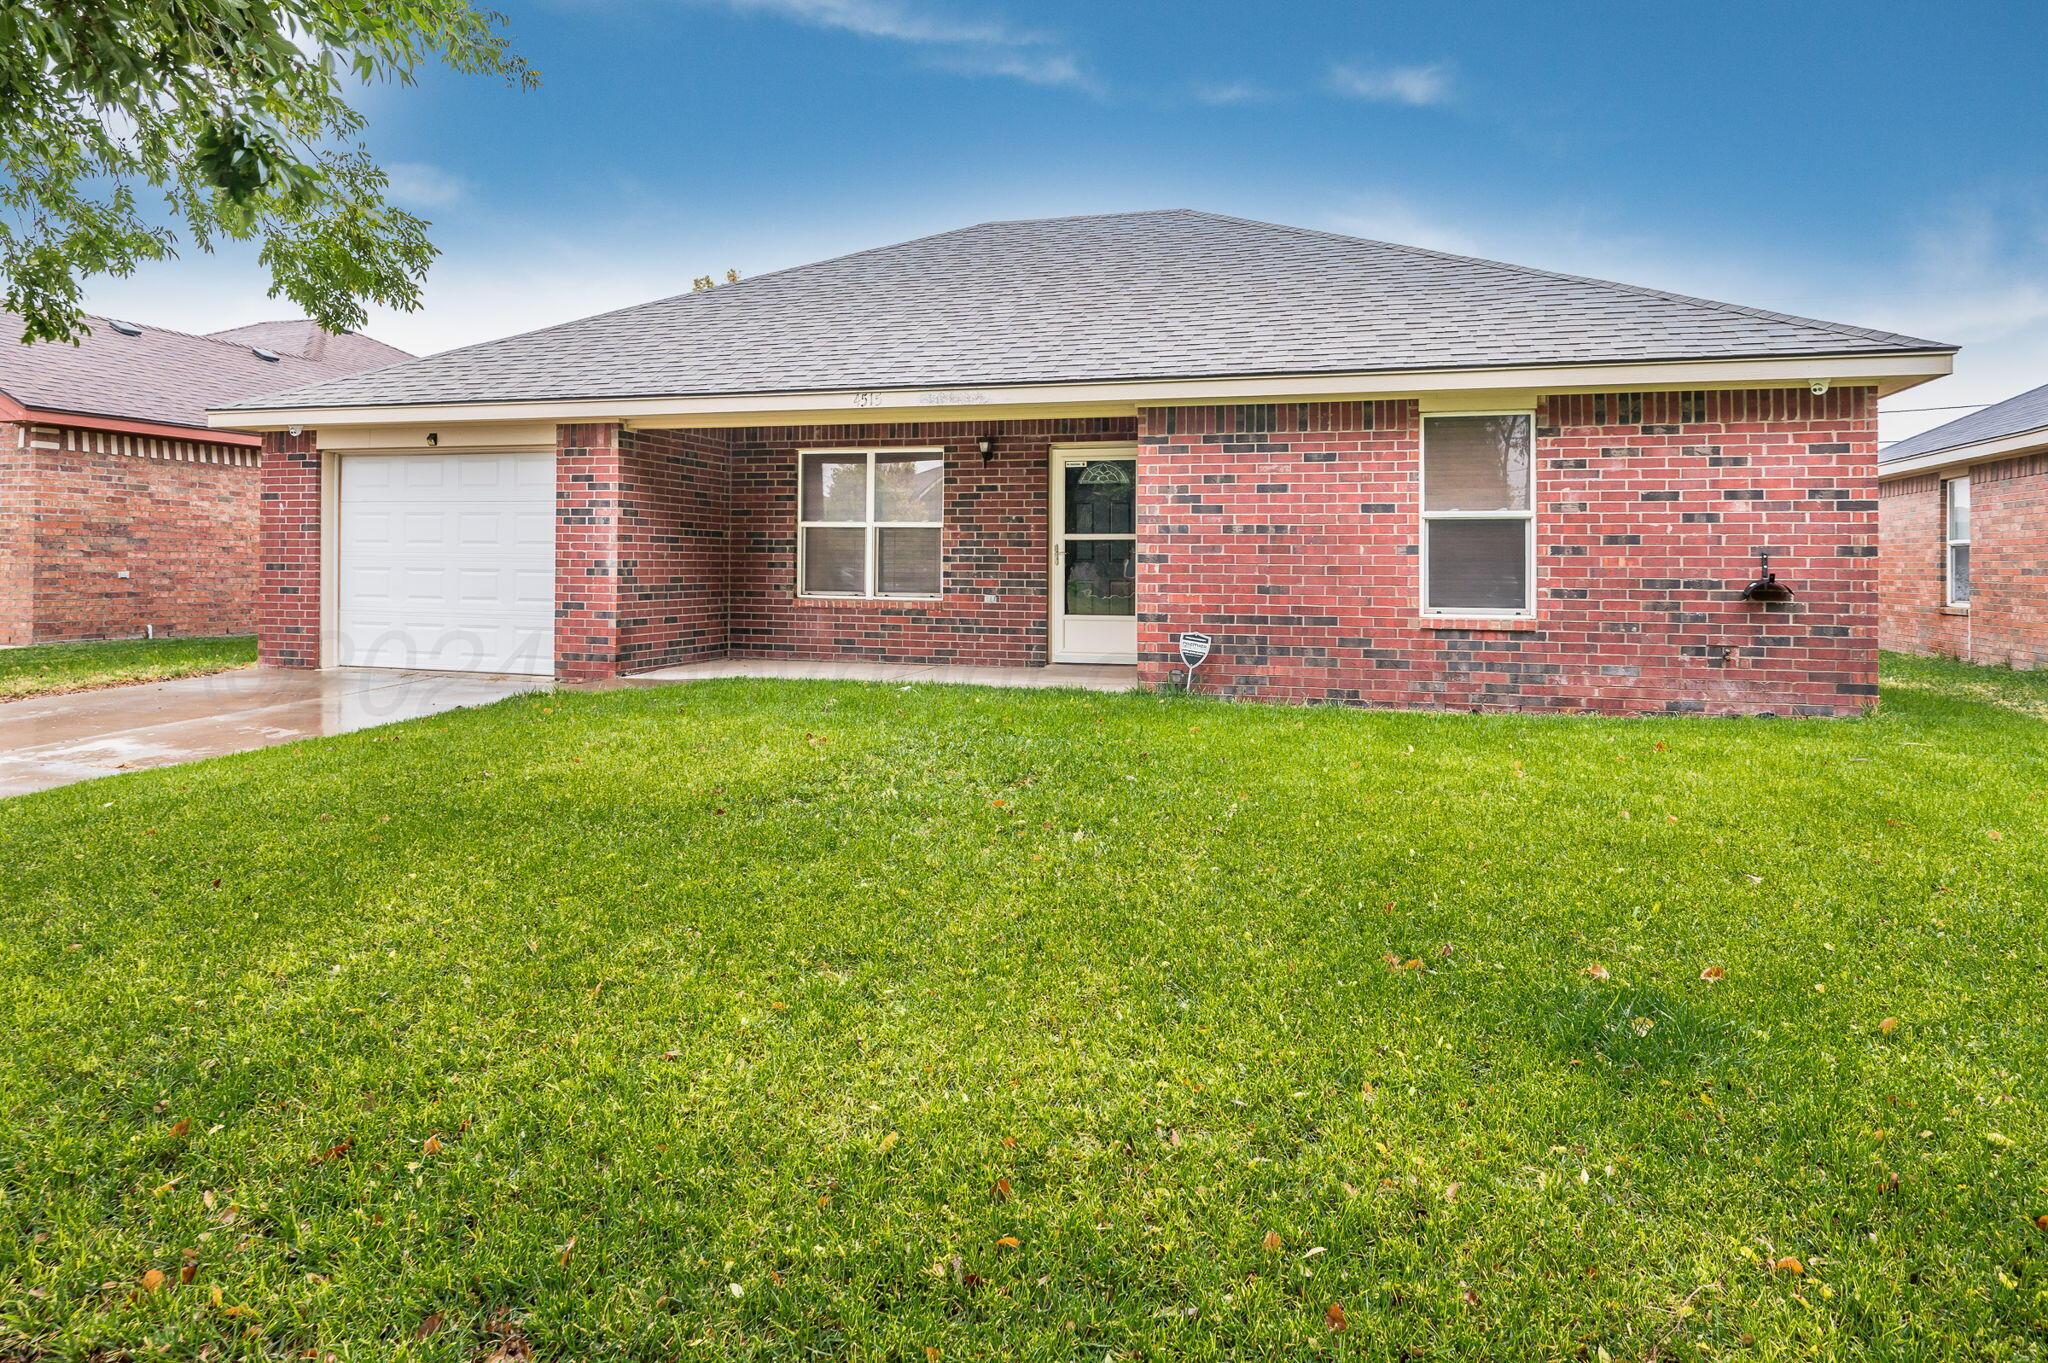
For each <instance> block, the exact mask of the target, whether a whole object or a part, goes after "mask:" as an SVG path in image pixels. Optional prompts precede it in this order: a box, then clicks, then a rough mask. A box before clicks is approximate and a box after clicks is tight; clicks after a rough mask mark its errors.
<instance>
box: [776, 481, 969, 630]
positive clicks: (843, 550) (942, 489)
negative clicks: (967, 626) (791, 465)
mask: <svg viewBox="0 0 2048 1363" xmlns="http://www.w3.org/2000/svg"><path fill="white" fill-rule="evenodd" d="M797 458H798V462H799V465H800V468H801V474H800V478H799V483H800V486H799V488H798V491H797V498H798V507H797V583H798V589H799V590H800V591H801V593H802V594H803V595H805V596H880V597H890V596H895V597H934V596H938V595H939V594H940V584H941V578H942V570H941V566H940V559H939V555H940V547H939V538H940V537H939V530H940V523H941V521H942V519H943V515H944V511H945V506H946V456H945V452H944V451H943V450H805V451H804V452H803V453H802V454H800V455H798V457H797Z"/></svg>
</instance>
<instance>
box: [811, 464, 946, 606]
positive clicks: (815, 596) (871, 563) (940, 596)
mask: <svg viewBox="0 0 2048 1363" xmlns="http://www.w3.org/2000/svg"><path fill="white" fill-rule="evenodd" d="M903 454H915V455H929V456H931V457H934V458H936V459H937V460H938V461H939V463H940V464H941V465H944V464H945V462H946V449H945V447H944V446H943V445H934V446H924V445H877V446H875V447H874V448H872V449H840V448H836V447H832V446H827V447H825V448H823V449H800V450H798V451H797V452H796V594H797V595H798V596H799V597H802V598H806V599H809V600H814V601H942V600H944V599H945V594H946V509H945V492H944V485H943V479H941V489H940V494H939V498H940V504H939V518H938V519H937V520H936V521H878V520H876V519H875V457H876V456H877V455H903ZM812 455H824V456H827V457H829V458H835V459H851V458H853V457H854V456H856V455H865V456H867V461H868V475H867V477H868V483H867V489H868V504H867V507H866V508H865V516H866V519H864V520H858V521H807V520H805V519H804V461H805V460H806V459H809V458H810V457H811V456H812ZM807 530H865V531H866V532H867V549H866V554H865V567H866V576H865V578H864V580H863V587H864V589H863V590H861V591H857V592H812V591H806V590H804V582H805V577H804V554H805V546H806V545H807V544H808V543H809V541H810V536H809V535H807V534H805V533H804V532H805V531H807ZM882 530H936V531H938V532H939V590H938V591H937V592H932V593H926V592H882V591H877V590H876V589H875V585H876V584H875V572H876V565H877V556H876V549H877V547H878V542H879V539H880V536H879V535H878V534H877V532H878V531H882Z"/></svg>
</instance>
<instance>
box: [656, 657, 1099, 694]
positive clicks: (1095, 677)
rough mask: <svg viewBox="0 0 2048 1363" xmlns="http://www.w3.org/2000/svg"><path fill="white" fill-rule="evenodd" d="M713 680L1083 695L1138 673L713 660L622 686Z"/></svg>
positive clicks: (1093, 667)
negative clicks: (1049, 689)
mask: <svg viewBox="0 0 2048 1363" xmlns="http://www.w3.org/2000/svg"><path fill="white" fill-rule="evenodd" d="M714 677H769V678H781V679H785V680H790V681H873V682H939V683H944V684H950V685H956V686H1023V687H1042V686H1072V687H1078V688H1080V689H1081V690H1084V691H1130V690H1134V689H1136V687H1137V685H1138V669H1137V668H1135V667H1116V666H1110V665H1106V664H1103V665H1098V664H1091V663H1054V664H1052V665H1051V666H1049V667H976V666H970V665H955V664H937V665H932V664H923V663H867V662H853V661H820V662H811V661H805V660H801V659H795V658H714V659H712V660H710V661H707V662H701V663H684V664H682V665H681V666H679V667H662V668H656V669H654V670H653V671H651V672H636V673H634V674H633V675H632V676H630V677H627V678H625V680H626V681H629V682H636V683H644V682H686V681H706V680H709V679H711V678H714Z"/></svg>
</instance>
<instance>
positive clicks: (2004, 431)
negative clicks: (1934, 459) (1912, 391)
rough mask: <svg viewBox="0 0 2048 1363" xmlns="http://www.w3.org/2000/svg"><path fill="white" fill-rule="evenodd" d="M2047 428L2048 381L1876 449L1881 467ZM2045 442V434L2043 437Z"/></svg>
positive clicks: (2047, 442)
mask: <svg viewBox="0 0 2048 1363" xmlns="http://www.w3.org/2000/svg"><path fill="white" fill-rule="evenodd" d="M2044 429H2048V383H2044V384H2042V385H2041V386H2040V387H2039V388H2030V389H2028V390H2027V391H2026V392H2024V393H2021V394H2020V395H2019V396H2017V397H2010V398H2007V399H2006V400H2005V401H2004V402H1998V403H1993V404H1992V405H1991V406H1989V407H1986V408H1985V409H1984V410H1982V411H1981V412H1972V413H1970V414H1969V415H1968V416H1959V417H1957V418H1956V419H1955V420H1954V421H1951V422H1948V423H1946V424H1944V425H1940V426H1936V427H1935V428H1934V429H1933V430H1931V431H1922V432H1920V434H1918V435H1915V436H1909V437H1907V438H1906V439H1904V440H1898V441H1894V442H1892V443H1891V444H1889V445H1887V446H1885V447H1884V448H1883V449H1882V450H1880V451H1878V455H1877V462H1878V464H1879V466H1880V467H1882V466H1883V465H1885V464H1889V463H1892V462H1894V461H1896V460H1900V459H1912V458H1915V457H1916V456H1918V455H1923V454H1939V453H1940V452H1941V451H1943V450H1952V449H1955V448H1957V447H1958V446H1961V445H1975V444H1978V443H1979V442H1981V441H1985V440H2002V439H2004V438H2005V437H2006V436H2009V435H2019V434H2021V433H2023V432H2026V431H2040V430H2044ZM2042 443H2043V444H2048V435H2044V436H2043V437H2042Z"/></svg>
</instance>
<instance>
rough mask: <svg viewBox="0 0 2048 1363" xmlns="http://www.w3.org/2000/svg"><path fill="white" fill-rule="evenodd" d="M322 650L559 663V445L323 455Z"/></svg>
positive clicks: (475, 663)
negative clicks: (556, 449) (556, 629)
mask: <svg viewBox="0 0 2048 1363" xmlns="http://www.w3.org/2000/svg"><path fill="white" fill-rule="evenodd" d="M322 484H323V487H322V494H323V495H322V498H321V500H322V503H323V506H324V509H325V510H326V511H327V513H328V514H326V515H323V516H322V517H321V531H322V533H321V559H322V573H321V577H322V587H323V591H322V596H323V598H324V599H323V602H322V606H323V609H322V611H321V622H322V630H321V635H322V638H321V662H322V664H323V665H324V666H334V667H373V668H408V669H419V670H423V671H448V672H500V673H516V674H525V675H538V676H548V675H552V674H553V672H554V669H555V657H554V651H555V649H554V624H555V581H554V579H555V469H554V451H553V450H552V449H524V450H492V451H465V452H461V453H441V452H432V451H418V452H412V453H405V454H367V453H365V454H351V453H344V454H335V455H329V456H327V457H326V458H325V459H323V460H322Z"/></svg>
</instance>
